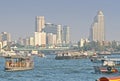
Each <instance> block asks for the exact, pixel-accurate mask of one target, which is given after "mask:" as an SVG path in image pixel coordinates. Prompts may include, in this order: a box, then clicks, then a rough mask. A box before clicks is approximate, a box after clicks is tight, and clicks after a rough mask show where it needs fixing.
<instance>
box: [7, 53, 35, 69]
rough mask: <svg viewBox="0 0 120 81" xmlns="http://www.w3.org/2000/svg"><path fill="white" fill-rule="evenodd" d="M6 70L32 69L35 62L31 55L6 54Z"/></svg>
mask: <svg viewBox="0 0 120 81" xmlns="http://www.w3.org/2000/svg"><path fill="white" fill-rule="evenodd" d="M5 60H6V62H5V71H21V70H31V69H33V68H34V62H33V59H32V58H31V56H20V55H13V56H6V57H5Z"/></svg>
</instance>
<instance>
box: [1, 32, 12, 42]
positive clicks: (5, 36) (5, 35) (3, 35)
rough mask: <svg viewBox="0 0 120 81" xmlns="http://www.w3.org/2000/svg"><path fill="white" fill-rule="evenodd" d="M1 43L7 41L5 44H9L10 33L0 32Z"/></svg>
mask: <svg viewBox="0 0 120 81" xmlns="http://www.w3.org/2000/svg"><path fill="white" fill-rule="evenodd" d="M0 36H1V37H0V38H1V41H7V42H11V35H10V33H7V32H2V33H1V35H0Z"/></svg>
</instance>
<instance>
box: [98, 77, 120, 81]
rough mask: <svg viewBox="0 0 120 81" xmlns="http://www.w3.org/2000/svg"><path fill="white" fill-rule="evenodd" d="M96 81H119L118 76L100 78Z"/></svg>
mask: <svg viewBox="0 0 120 81" xmlns="http://www.w3.org/2000/svg"><path fill="white" fill-rule="evenodd" d="M96 81H120V76H117V77H101V78H99V79H98V80H96Z"/></svg>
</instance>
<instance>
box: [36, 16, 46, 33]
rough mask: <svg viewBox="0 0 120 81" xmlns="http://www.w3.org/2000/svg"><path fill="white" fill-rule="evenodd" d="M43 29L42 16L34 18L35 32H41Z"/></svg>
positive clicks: (43, 21) (43, 20)
mask: <svg viewBox="0 0 120 81" xmlns="http://www.w3.org/2000/svg"><path fill="white" fill-rule="evenodd" d="M44 27H45V19H44V16H37V17H36V29H35V32H41V31H42V30H43V29H44Z"/></svg>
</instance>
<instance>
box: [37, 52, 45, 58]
mask: <svg viewBox="0 0 120 81" xmlns="http://www.w3.org/2000/svg"><path fill="white" fill-rule="evenodd" d="M37 56H38V57H45V54H43V53H39V54H37Z"/></svg>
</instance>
